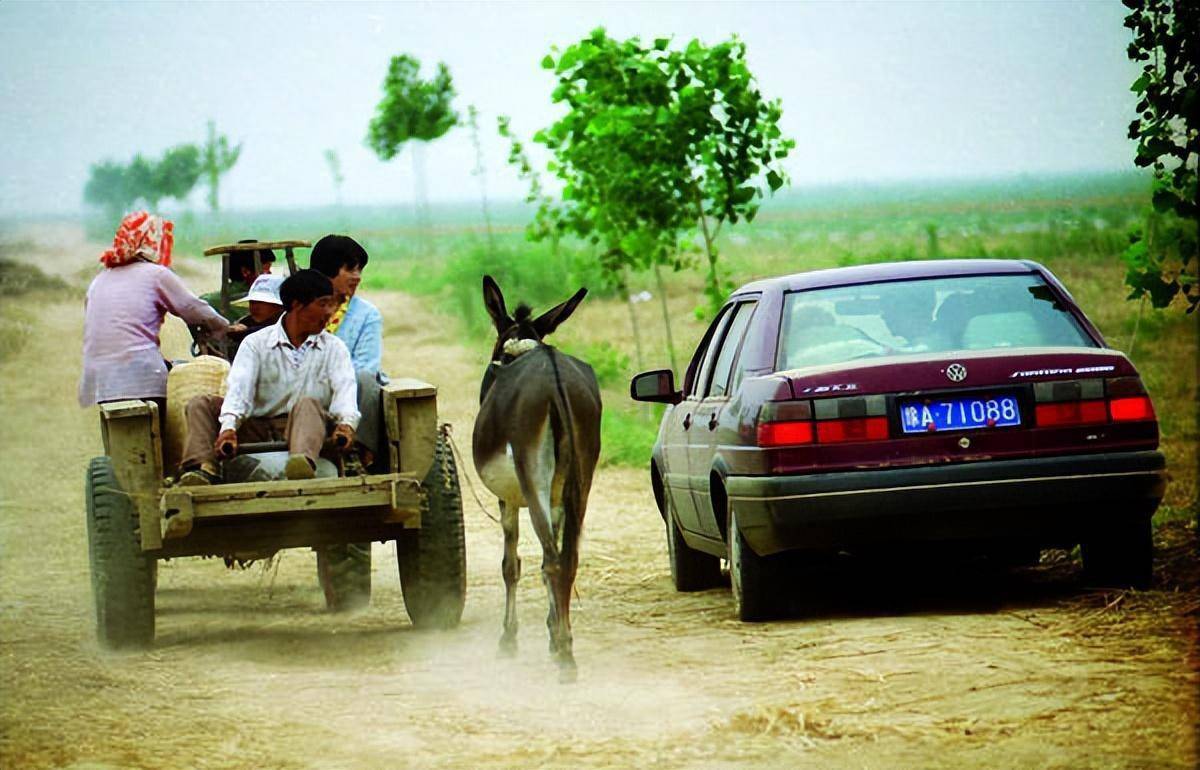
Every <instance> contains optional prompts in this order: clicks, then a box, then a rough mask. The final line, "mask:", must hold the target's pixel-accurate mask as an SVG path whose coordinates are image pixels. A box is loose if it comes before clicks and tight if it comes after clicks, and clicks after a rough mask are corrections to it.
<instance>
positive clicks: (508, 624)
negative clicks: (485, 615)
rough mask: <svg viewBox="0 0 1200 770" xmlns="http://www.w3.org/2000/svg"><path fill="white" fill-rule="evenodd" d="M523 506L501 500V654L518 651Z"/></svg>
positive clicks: (510, 653) (510, 654)
mask: <svg viewBox="0 0 1200 770" xmlns="http://www.w3.org/2000/svg"><path fill="white" fill-rule="evenodd" d="M520 513H521V508H520V507H519V506H518V505H516V504H514V503H506V502H505V501H503V500H501V501H500V526H501V527H502V528H503V529H504V561H503V562H502V563H501V570H502V572H503V574H504V633H503V634H502V635H501V637H500V654H501V655H504V656H506V657H507V656H512V655H515V654H516V652H517V581H518V580H520V579H521V557H519V556H517V541H518V538H519V534H520V527H521V517H520Z"/></svg>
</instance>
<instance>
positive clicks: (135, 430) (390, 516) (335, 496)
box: [84, 241, 466, 647]
mask: <svg viewBox="0 0 1200 770" xmlns="http://www.w3.org/2000/svg"><path fill="white" fill-rule="evenodd" d="M306 245H307V243H305V242H303V241H274V242H269V243H268V242H264V243H249V244H233V245H230V246H218V247H214V248H213V249H209V250H208V251H206V252H205V253H206V254H208V253H221V254H224V255H225V261H226V266H228V255H229V254H230V253H231V252H233V251H238V250H243V249H260V248H286V249H287V258H288V262H289V264H290V265H293V267H294V263H293V259H292V254H291V247H294V246H306ZM226 272H227V269H226ZM222 284H223V286H224V285H225V282H224V281H223V282H222ZM382 397H383V401H384V403H383V413H384V422H385V431H386V436H387V447H388V450H387V451H388V458H387V463H386V465H387V468H386V470H387V472H386V473H367V472H365V471H364V472H363V473H361V474H360V475H353V476H340V477H338V478H316V479H309V480H304V481H289V480H272V481H257V482H244V483H231V484H215V485H212V486H201V487H181V486H176V485H174V484H173V479H171V478H170V477H168V476H167V471H168V470H169V469H166V468H164V467H163V436H162V435H160V427H159V426H160V425H161V422H160V421H159V417H158V405H157V404H155V403H153V402H150V401H140V400H135V401H119V402H115V403H108V404H102V405H101V406H100V429H101V432H102V434H103V438H104V452H105V453H104V456H102V457H96V458H93V459H92V461H91V463H90V464H89V467H88V472H87V477H86V479H85V490H84V494H85V499H86V503H87V528H88V555H89V562H90V565H91V576H92V592H93V596H94V599H95V605H96V625H97V633H98V636H99V638H100V641H101V642H102V643H104V644H105V645H107V646H110V647H134V646H144V645H147V644H149V643H150V642H151V641H152V640H153V638H154V593H155V583H156V579H155V577H156V570H157V560H158V559H163V558H178V557H186V556H224V557H227V558H230V559H239V560H243V559H254V558H266V557H268V556H270V555H273V554H274V553H276V552H278V551H279V550H281V549H284V548H299V547H310V548H314V549H317V554H318V559H317V561H318V576H319V579H320V581H321V584H322V587H323V588H324V589H325V595H326V601H327V603H328V605H329V606H330V607H331V608H332V609H340V608H344V607H350V606H356V605H361V604H362V603H364V602H365V601H368V600H369V597H370V547H369V544H370V543H371V542H373V541H385V542H386V541H395V543H396V554H397V561H398V569H399V575H400V584H401V588H402V590H403V593H404V602H405V606H406V609H407V612H408V615H409V617H410V619H411V620H412V622H413V624H414V625H416V626H418V627H434V628H447V627H452V626H455V625H457V624H458V621H459V618H460V617H461V615H462V609H463V602H464V598H465V594H466V557H465V549H464V543H463V520H462V501H461V497H460V493H459V480H458V472H457V469H456V467H455V463H454V457H453V454H452V453H451V449H450V445H449V438H448V436H447V435H445V431H444V429H442V428H439V425H438V421H437V391H436V388H434V386H432V385H430V384H428V383H425V382H421V381H419V380H412V379H398V380H393V381H392V382H391V383H389V384H388V385H385V386H383V394H382ZM252 449H253V447H243V450H246V451H249V450H252ZM378 465H383V462H382V459H381V461H380V463H379V464H378ZM361 544H367V546H366V548H365V549H363V548H362V546H361ZM363 550H365V554H364V553H362V551H363Z"/></svg>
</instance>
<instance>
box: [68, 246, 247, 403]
mask: <svg viewBox="0 0 1200 770" xmlns="http://www.w3.org/2000/svg"><path fill="white" fill-rule="evenodd" d="M84 307H85V312H84V318H83V376H82V377H81V378H80V380H79V403H80V405H81V406H90V405H92V404H96V403H99V402H101V401H114V400H119V399H123V398H163V397H165V396H166V395H167V367H166V364H165V363H164V362H163V358H162V354H161V353H160V352H159V350H158V332H159V329H161V328H162V323H163V318H164V317H165V316H166V313H167V312H168V311H170V312H171V313H173V314H174V315H177V316H179V317H180V318H182V319H183V320H184V321H186V322H187V323H189V324H196V325H200V326H204V327H205V328H208V329H211V330H214V331H219V330H222V329H224V328H225V327H226V326H228V325H229V322H228V321H226V320H225V319H224V318H223V317H221V315H220V314H219V313H217V311H215V310H213V309H212V308H211V307H210V306H209V305H208V303H207V302H205V301H204V300H202V299H200V298H199V297H197V296H196V295H195V294H192V293H191V292H190V291H188V288H187V287H186V286H184V285H183V281H181V280H179V277H178V276H176V275H175V274H174V273H172V272H171V271H170V270H169V269H167V268H165V267H162V266H161V265H156V264H153V263H150V262H144V261H140V260H139V261H137V262H131V263H130V264H127V265H122V266H120V267H112V268H107V269H105V270H104V271H103V272H101V273H100V274H99V275H97V276H96V277H95V279H93V280H92V285H91V286H89V287H88V291H87V300H86V304H85V306H84Z"/></svg>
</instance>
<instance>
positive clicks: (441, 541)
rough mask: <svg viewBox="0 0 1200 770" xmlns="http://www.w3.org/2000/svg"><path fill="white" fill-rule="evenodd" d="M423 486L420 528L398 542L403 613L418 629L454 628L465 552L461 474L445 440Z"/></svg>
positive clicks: (463, 591) (463, 593) (462, 597)
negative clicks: (406, 614) (459, 480)
mask: <svg viewBox="0 0 1200 770" xmlns="http://www.w3.org/2000/svg"><path fill="white" fill-rule="evenodd" d="M421 486H422V488H423V489H424V491H425V502H424V504H423V505H422V507H421V528H420V529H416V530H413V531H411V532H406V533H404V536H403V537H400V538H398V539H397V540H396V563H397V566H398V568H399V571H400V589H401V591H402V592H403V593H404V608H405V610H406V611H407V612H408V617H409V619H411V620H412V623H413V625H414V626H415V627H417V628H421V629H445V628H454V627H455V626H457V625H458V623H459V621H460V620H461V619H462V613H463V605H464V604H465V603H466V597H467V549H466V542H465V539H464V537H463V511H462V494H461V492H460V489H459V482H458V469H457V467H456V465H455V462H454V455H453V453H452V452H451V451H450V444H449V442H448V441H447V440H446V437H445V436H444V435H439V436H438V440H437V446H436V447H435V448H434V455H433V466H432V467H431V468H430V469H429V473H428V474H427V475H426V476H425V480H424V482H423V483H422V485H421Z"/></svg>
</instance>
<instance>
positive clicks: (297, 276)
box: [279, 270, 333, 310]
mask: <svg viewBox="0 0 1200 770" xmlns="http://www.w3.org/2000/svg"><path fill="white" fill-rule="evenodd" d="M331 294H333V283H332V282H330V280H329V279H328V278H327V277H325V276H324V275H322V274H321V273H318V272H317V271H316V270H297V271H296V272H295V273H293V274H292V275H290V276H288V277H287V278H286V279H285V280H284V282H283V283H282V284H280V285H279V299H280V301H281V302H283V306H284V307H285V308H287V309H288V310H291V309H292V303H294V302H299V303H300V304H301V305H302V306H303V305H307V304H308V303H310V302H312V301H313V300H314V299H319V298H320V297H328V296H329V295H331Z"/></svg>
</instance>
